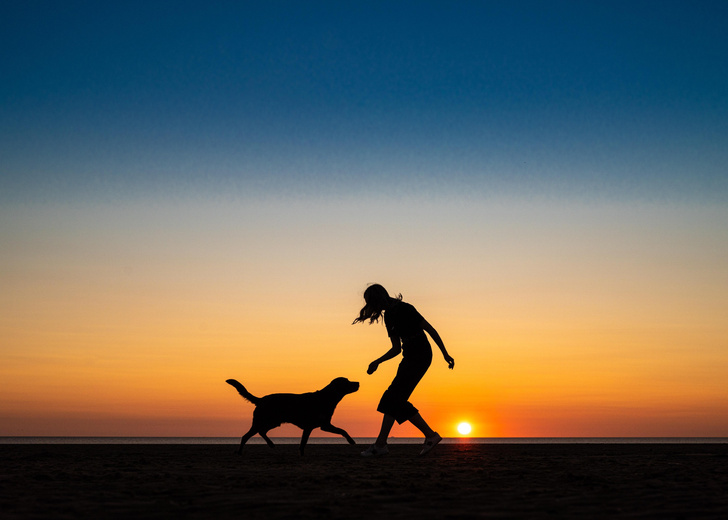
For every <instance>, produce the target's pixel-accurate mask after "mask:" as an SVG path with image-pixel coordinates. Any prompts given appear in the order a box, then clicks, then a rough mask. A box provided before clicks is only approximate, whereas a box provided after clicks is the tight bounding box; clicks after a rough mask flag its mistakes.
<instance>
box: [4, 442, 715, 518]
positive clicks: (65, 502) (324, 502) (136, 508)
mask: <svg viewBox="0 0 728 520" xmlns="http://www.w3.org/2000/svg"><path fill="white" fill-rule="evenodd" d="M363 448H364V446H349V445H346V444H342V445H320V444H319V445H317V444H313V445H309V446H308V448H307V453H306V455H305V456H304V457H300V456H299V455H298V453H297V446H293V445H282V446H278V447H277V448H276V449H275V450H271V449H270V448H268V447H267V446H264V445H263V446H261V445H255V446H247V447H246V448H245V452H244V454H243V455H242V456H237V455H235V454H234V453H233V451H234V449H235V446H232V445H8V444H6V445H0V518H54V519H55V518H131V519H136V518H237V519H245V518H266V519H268V518H381V519H386V518H417V519H422V518H476V517H477V518H482V517H485V518H655V519H658V518H659V519H677V518H721V519H723V518H728V444H682V445H680V444H551V445H543V444H542V445H534V444H530V445H528V444H517V445H503V444H449V445H440V446H438V447H437V448H436V449H435V450H434V451H433V452H432V453H431V454H430V455H428V456H427V457H421V458H420V457H417V456H416V455H417V453H418V452H419V446H415V445H393V446H391V447H390V455H389V456H386V457H382V458H377V459H363V458H362V457H360V456H359V452H360V451H361V450H362V449H363Z"/></svg>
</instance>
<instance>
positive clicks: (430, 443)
mask: <svg viewBox="0 0 728 520" xmlns="http://www.w3.org/2000/svg"><path fill="white" fill-rule="evenodd" d="M441 440H442V437H440V435H439V434H437V433H436V434H435V436H434V437H427V438H426V439H425V444H424V445H423V446H422V451H421V452H420V456H422V455H425V454H426V453H428V452H429V451H430V450H431V449H432V448H434V447H435V446H437V445H438V444H439V443H440V441H441Z"/></svg>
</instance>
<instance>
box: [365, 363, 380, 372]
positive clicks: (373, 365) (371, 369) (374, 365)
mask: <svg viewBox="0 0 728 520" xmlns="http://www.w3.org/2000/svg"><path fill="white" fill-rule="evenodd" d="M377 367H379V362H378V361H372V362H371V363H369V368H367V374H369V375H372V374H373V373H374V372H376V371H377Z"/></svg>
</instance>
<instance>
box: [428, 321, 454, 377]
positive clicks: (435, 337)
mask: <svg viewBox="0 0 728 520" xmlns="http://www.w3.org/2000/svg"><path fill="white" fill-rule="evenodd" d="M422 329H423V330H424V331H425V332H427V333H428V334H429V335H430V337H431V338H432V340H433V341H434V342H435V343H436V344H437V346H438V347H440V352H442V357H444V358H445V361H447V366H448V368H454V367H455V360H454V359H453V358H452V357H451V356H450V354H448V353H447V349H446V348H445V344H444V343H443V342H442V338H441V337H440V335H439V334H438V333H437V331H436V330H435V328H434V327H433V326H432V325H430V324H429V323H428V322H427V320H422Z"/></svg>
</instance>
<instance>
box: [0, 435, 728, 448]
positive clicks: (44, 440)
mask: <svg viewBox="0 0 728 520" xmlns="http://www.w3.org/2000/svg"><path fill="white" fill-rule="evenodd" d="M271 440H272V441H273V442H274V443H276V444H298V443H300V442H301V438H300V437H271ZM354 440H355V441H356V442H357V444H362V445H365V446H366V445H368V444H371V443H373V442H374V437H354ZM239 442H240V437H0V444H238V443H239ZM388 442H389V443H390V444H420V443H422V438H421V437H390V438H389V439H388ZM442 442H443V444H728V437H447V438H444V439H443V440H442ZM308 443H309V444H346V441H345V440H344V439H342V438H340V437H311V438H310V439H309V441H308ZM248 444H265V441H264V440H263V439H262V438H260V437H257V436H256V437H253V438H252V439H250V440H249V441H248Z"/></svg>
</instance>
